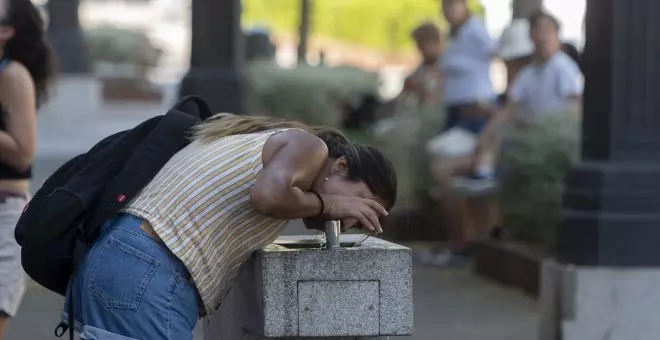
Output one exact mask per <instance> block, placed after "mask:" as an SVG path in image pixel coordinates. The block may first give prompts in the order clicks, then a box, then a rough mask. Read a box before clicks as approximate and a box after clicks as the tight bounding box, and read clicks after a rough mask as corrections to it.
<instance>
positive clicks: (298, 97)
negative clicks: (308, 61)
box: [248, 62, 380, 127]
mask: <svg viewBox="0 0 660 340" xmlns="http://www.w3.org/2000/svg"><path fill="white" fill-rule="evenodd" d="M248 77H249V79H250V82H251V85H252V89H253V91H254V100H253V103H252V104H253V105H254V106H255V111H256V112H258V113H261V114H268V115H272V116H277V117H283V118H289V119H295V120H299V121H302V122H305V123H308V124H314V125H316V124H318V125H328V126H334V127H340V125H341V122H342V120H343V119H342V118H343V116H344V112H343V111H344V110H343V109H344V107H345V106H346V105H351V104H356V103H358V102H359V100H360V99H361V98H362V96H363V95H365V94H376V93H377V92H378V87H379V85H380V81H379V76H378V74H376V73H372V72H367V71H364V70H361V69H358V68H352V67H326V66H318V67H317V66H299V67H297V68H294V69H286V68H281V67H278V66H277V65H276V64H275V63H273V62H255V63H253V64H250V65H249V67H248Z"/></svg>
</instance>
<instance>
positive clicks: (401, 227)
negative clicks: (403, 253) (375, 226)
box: [381, 208, 448, 242]
mask: <svg viewBox="0 0 660 340" xmlns="http://www.w3.org/2000/svg"><path fill="white" fill-rule="evenodd" d="M381 237H383V238H385V239H387V240H390V241H395V242H408V241H447V240H448V232H447V230H446V228H445V227H444V224H443V223H442V221H441V220H440V217H439V216H438V215H437V213H436V212H435V211H433V210H432V209H429V208H405V209H398V210H393V211H392V212H391V213H390V215H389V216H388V217H387V218H386V219H385V225H384V226H383V234H382V235H381Z"/></svg>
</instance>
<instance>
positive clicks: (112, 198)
mask: <svg viewBox="0 0 660 340" xmlns="http://www.w3.org/2000/svg"><path fill="white" fill-rule="evenodd" d="M198 122H199V119H197V118H195V117H193V116H192V115H190V114H187V113H183V112H179V111H176V110H170V111H169V112H168V113H167V114H166V115H165V116H164V117H163V118H162V119H161V120H160V122H159V123H158V125H157V126H156V127H155V128H154V129H153V131H151V133H149V135H148V136H146V138H145V139H144V141H143V142H142V143H141V144H140V145H139V146H138V147H137V148H135V149H134V150H132V155H131V157H130V158H129V159H128V160H127V161H126V163H125V164H124V166H123V168H122V170H121V171H119V172H118V173H117V174H116V175H115V176H114V178H113V179H112V180H111V182H110V183H109V184H108V185H107V186H106V187H105V190H104V192H103V195H102V196H101V200H100V203H99V209H97V210H96V211H94V212H93V213H92V215H91V216H90V218H89V219H88V220H87V221H86V222H85V223H84V225H85V227H84V229H85V230H84V233H85V235H83V239H85V240H87V241H91V240H94V239H96V237H97V236H98V233H99V229H100V227H101V225H103V223H105V222H106V221H107V220H108V219H109V218H111V217H112V216H114V215H115V214H117V213H118V212H119V210H120V209H121V208H123V207H124V206H125V205H126V204H127V203H128V202H130V200H131V199H133V198H134V197H135V196H137V194H138V193H140V191H141V190H142V188H144V187H145V186H146V185H147V184H149V182H150V181H151V180H152V179H153V178H154V176H156V174H157V173H158V171H160V169H161V168H162V167H163V166H164V165H165V164H166V163H167V162H168V161H169V160H170V158H172V156H173V155H174V154H175V153H177V152H178V151H179V150H181V149H182V148H183V147H185V146H186V145H187V144H188V143H189V142H190V132H191V129H192V127H193V126H195V125H196V124H197V123H198Z"/></svg>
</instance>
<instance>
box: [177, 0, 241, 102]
mask: <svg viewBox="0 0 660 340" xmlns="http://www.w3.org/2000/svg"><path fill="white" fill-rule="evenodd" d="M244 40H245V36H244V34H243V31H242V29H241V1H240V0H222V1H220V0H192V43H191V52H190V69H189V70H188V73H187V74H186V75H185V77H184V78H183V80H182V82H181V87H180V90H179V94H180V96H184V95H189V94H195V95H199V96H201V97H203V98H204V99H205V100H206V101H207V102H208V103H209V105H210V106H211V109H213V110H214V111H216V112H232V113H239V114H240V113H245V110H246V107H245V105H246V103H245V95H246V87H247V81H246V76H245V70H244V68H245V41H244Z"/></svg>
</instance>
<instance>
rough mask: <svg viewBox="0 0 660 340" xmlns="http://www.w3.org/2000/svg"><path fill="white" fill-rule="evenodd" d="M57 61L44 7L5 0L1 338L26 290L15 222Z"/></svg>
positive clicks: (0, 83) (0, 118)
mask: <svg viewBox="0 0 660 340" xmlns="http://www.w3.org/2000/svg"><path fill="white" fill-rule="evenodd" d="M53 64H54V63H53V54H52V51H51V49H50V47H49V44H48V43H47V42H46V40H45V37H44V24H43V20H42V18H41V14H40V13H39V11H38V9H37V8H35V6H34V5H33V4H32V2H30V1H29V0H0V339H1V338H2V332H3V330H4V326H5V323H6V321H7V319H8V318H10V317H12V316H14V315H15V314H16V311H17V310H18V306H19V304H20V301H21V298H22V296H23V293H24V290H25V274H24V272H23V268H22V267H21V259H20V255H21V249H20V247H19V246H18V244H17V243H16V241H15V239H14V227H15V225H16V222H17V221H18V218H19V217H20V214H21V212H22V211H23V207H24V206H25V204H26V201H27V195H28V192H29V186H30V178H31V177H32V172H31V164H32V160H33V156H34V150H35V144H36V110H37V106H38V105H39V103H40V102H41V101H43V100H45V99H46V97H47V92H48V91H47V87H48V83H49V81H50V80H51V78H52V76H53V73H54V66H53Z"/></svg>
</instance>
